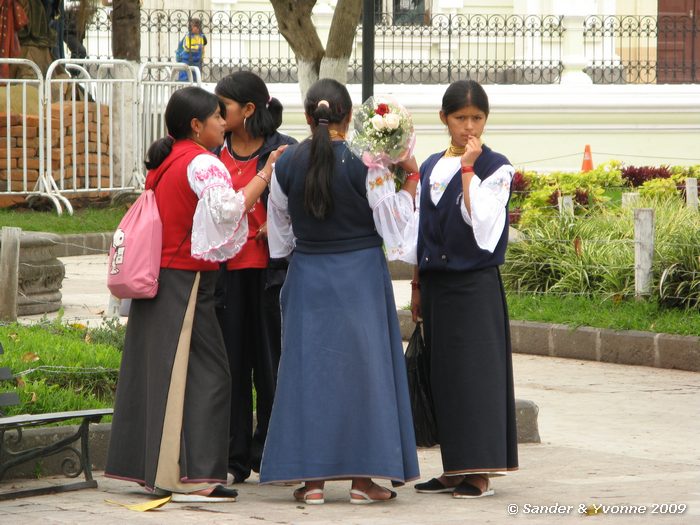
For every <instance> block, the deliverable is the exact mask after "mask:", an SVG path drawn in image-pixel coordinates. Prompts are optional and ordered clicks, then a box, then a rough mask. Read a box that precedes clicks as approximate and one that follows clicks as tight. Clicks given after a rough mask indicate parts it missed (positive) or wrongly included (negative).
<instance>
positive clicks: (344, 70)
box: [319, 0, 362, 84]
mask: <svg viewBox="0 0 700 525" xmlns="http://www.w3.org/2000/svg"><path fill="white" fill-rule="evenodd" d="M361 13H362V0H338V4H337V5H336V7H335V12H334V13H333V21H332V22H331V28H330V31H329V33H328V43H327V44H326V54H325V56H324V57H323V59H322V60H321V68H320V70H319V77H321V78H334V79H336V80H337V81H339V82H342V83H343V84H345V83H346V82H347V76H348V63H349V62H350V55H351V54H352V44H353V42H354V41H355V35H357V24H358V22H359V21H360V14H361Z"/></svg>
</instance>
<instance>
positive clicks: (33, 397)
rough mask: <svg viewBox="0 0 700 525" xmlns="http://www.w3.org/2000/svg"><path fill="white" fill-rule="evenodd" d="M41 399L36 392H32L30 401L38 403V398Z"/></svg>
mask: <svg viewBox="0 0 700 525" xmlns="http://www.w3.org/2000/svg"><path fill="white" fill-rule="evenodd" d="M37 399H39V398H38V396H37V395H36V392H32V397H31V398H30V399H29V402H30V403H36V400H37Z"/></svg>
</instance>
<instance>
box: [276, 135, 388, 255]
mask: <svg viewBox="0 0 700 525" xmlns="http://www.w3.org/2000/svg"><path fill="white" fill-rule="evenodd" d="M310 149H311V142H310V141H308V140H306V141H304V142H302V143H301V144H295V145H293V146H289V147H288V148H287V149H286V151H285V152H284V154H282V156H281V157H280V158H279V159H278V160H277V163H276V164H275V175H276V177H277V182H278V183H279V185H280V188H282V191H283V192H284V193H285V194H286V195H287V198H288V203H289V205H288V209H289V216H290V217H291V220H292V230H293V231H294V237H296V240H297V241H296V248H295V251H298V252H301V253H339V252H347V251H353V250H361V249H364V248H370V247H375V246H381V245H382V238H381V237H380V236H379V234H378V233H377V231H376V229H375V226H374V219H373V217H372V210H371V208H370V206H369V202H368V201H367V190H366V188H365V182H366V179H367V167H366V166H365V165H364V164H362V161H361V160H360V159H358V158H357V157H356V156H355V155H353V154H352V152H350V150H349V149H348V148H347V146H346V145H345V142H337V141H336V142H333V151H334V153H335V166H334V169H333V174H332V176H331V193H332V196H333V207H332V209H331V212H330V213H329V214H328V216H327V217H326V218H325V219H323V220H319V219H316V218H315V217H313V216H311V215H309V214H308V213H307V212H306V210H305V209H304V185H305V181H306V174H307V172H308V167H309V153H310Z"/></svg>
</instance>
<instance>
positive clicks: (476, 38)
mask: <svg viewBox="0 0 700 525" xmlns="http://www.w3.org/2000/svg"><path fill="white" fill-rule="evenodd" d="M190 18H199V19H200V20H201V21H202V27H203V33H204V34H205V35H206V37H207V40H208V44H207V46H206V48H205V57H204V60H203V64H202V78H203V80H204V81H205V82H216V81H218V80H219V79H221V78H222V77H224V76H226V75H227V74H229V73H231V72H233V71H237V70H241V69H245V70H251V71H253V72H255V73H257V74H258V75H260V76H261V77H262V78H263V80H265V81H266V82H297V67H296V60H295V57H294V53H293V52H292V50H291V48H290V47H289V45H288V44H287V42H286V40H285V39H284V37H283V36H282V35H281V34H280V32H279V28H278V25H277V20H276V18H275V15H274V13H272V12H230V11H206V10H165V9H142V10H141V39H142V40H141V61H142V62H147V61H151V62H158V61H163V60H172V59H173V57H174V56H175V50H176V49H177V46H178V42H179V41H180V39H181V38H182V37H183V36H184V35H185V34H186V32H187V22H188V20H189V19H190ZM361 32H362V28H361V26H358V30H357V34H361ZM562 34H563V28H562V24H561V17H559V16H552V15H545V16H535V15H532V16H519V15H435V16H433V17H430V18H428V19H427V20H426V23H425V24H424V25H407V24H406V23H403V22H401V21H400V20H397V21H395V20H394V19H393V18H392V16H391V15H382V17H381V18H380V19H379V20H378V21H377V24H376V26H375V54H376V56H375V62H374V77H375V81H376V82H378V83H406V82H408V83H423V84H435V83H449V82H452V81H454V80H458V79H463V78H470V77H471V78H474V79H476V80H479V81H481V82H484V83H538V84H542V83H551V82H558V81H559V76H560V73H561V70H562V66H561V58H560V57H561V38H562ZM86 48H87V51H88V54H89V56H90V57H93V58H98V59H102V58H109V57H110V56H111V22H110V9H109V8H101V9H98V10H97V13H96V15H95V18H94V19H93V20H92V21H91V23H90V25H89V26H88V30H87V35H86ZM361 55H362V53H361V48H360V43H359V42H356V44H355V46H354V50H353V52H352V55H351V57H350V63H349V65H348V73H347V81H348V82H350V83H359V82H360V81H361V72H362V61H361Z"/></svg>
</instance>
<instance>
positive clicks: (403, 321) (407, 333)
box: [397, 310, 416, 341]
mask: <svg viewBox="0 0 700 525" xmlns="http://www.w3.org/2000/svg"><path fill="white" fill-rule="evenodd" d="M397 314H398V316H399V327H400V328H401V339H403V340H404V341H408V340H409V339H410V338H411V335H412V334H413V330H414V329H415V327H416V323H414V322H413V318H412V316H411V311H410V310H398V311H397Z"/></svg>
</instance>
